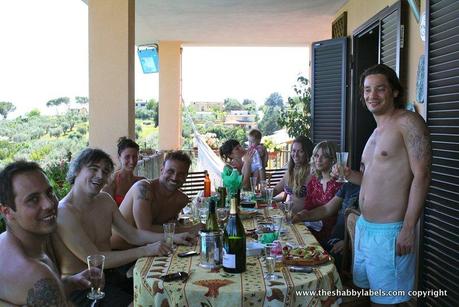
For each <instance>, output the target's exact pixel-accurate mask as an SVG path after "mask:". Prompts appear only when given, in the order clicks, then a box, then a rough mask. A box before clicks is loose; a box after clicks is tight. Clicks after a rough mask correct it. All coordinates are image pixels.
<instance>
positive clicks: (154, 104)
mask: <svg viewBox="0 0 459 307" xmlns="http://www.w3.org/2000/svg"><path fill="white" fill-rule="evenodd" d="M146 108H147V110H150V111H151V114H152V117H153V121H154V122H155V127H158V125H159V102H158V101H157V100H156V99H154V98H152V99H150V100H149V101H148V102H147V106H146Z"/></svg>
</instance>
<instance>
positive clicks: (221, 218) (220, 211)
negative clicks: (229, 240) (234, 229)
mask: <svg viewBox="0 0 459 307" xmlns="http://www.w3.org/2000/svg"><path fill="white" fill-rule="evenodd" d="M227 217H228V210H227V209H226V208H217V220H218V224H219V225H220V228H221V229H223V228H224V224H225V221H226V218H227Z"/></svg>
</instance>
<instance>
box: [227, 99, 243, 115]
mask: <svg viewBox="0 0 459 307" xmlns="http://www.w3.org/2000/svg"><path fill="white" fill-rule="evenodd" d="M223 105H224V106H225V111H227V112H229V111H234V110H242V109H244V108H243V107H242V104H241V103H240V102H239V101H238V100H237V99H234V98H226V99H225V100H224V101H223Z"/></svg>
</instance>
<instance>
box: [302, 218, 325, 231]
mask: <svg viewBox="0 0 459 307" xmlns="http://www.w3.org/2000/svg"><path fill="white" fill-rule="evenodd" d="M323 225H324V224H323V223H322V221H312V222H304V226H306V227H308V228H310V229H312V230H315V231H317V232H319V231H321V230H322V227H323Z"/></svg>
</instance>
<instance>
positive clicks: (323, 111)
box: [311, 37, 347, 149]
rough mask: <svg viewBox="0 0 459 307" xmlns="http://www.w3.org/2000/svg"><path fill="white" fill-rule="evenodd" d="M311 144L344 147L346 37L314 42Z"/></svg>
mask: <svg viewBox="0 0 459 307" xmlns="http://www.w3.org/2000/svg"><path fill="white" fill-rule="evenodd" d="M311 84H312V87H311V97H312V103H311V111H312V112H311V113H312V119H313V121H312V122H313V125H312V141H313V142H314V143H318V142H321V141H324V140H328V141H333V142H335V144H336V145H338V147H339V148H341V149H344V148H345V127H346V126H345V124H346V123H345V118H346V97H347V91H346V84H347V38H345V37H344V38H337V39H331V40H326V41H321V42H316V43H313V49H312V78H311Z"/></svg>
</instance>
